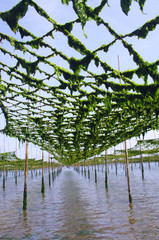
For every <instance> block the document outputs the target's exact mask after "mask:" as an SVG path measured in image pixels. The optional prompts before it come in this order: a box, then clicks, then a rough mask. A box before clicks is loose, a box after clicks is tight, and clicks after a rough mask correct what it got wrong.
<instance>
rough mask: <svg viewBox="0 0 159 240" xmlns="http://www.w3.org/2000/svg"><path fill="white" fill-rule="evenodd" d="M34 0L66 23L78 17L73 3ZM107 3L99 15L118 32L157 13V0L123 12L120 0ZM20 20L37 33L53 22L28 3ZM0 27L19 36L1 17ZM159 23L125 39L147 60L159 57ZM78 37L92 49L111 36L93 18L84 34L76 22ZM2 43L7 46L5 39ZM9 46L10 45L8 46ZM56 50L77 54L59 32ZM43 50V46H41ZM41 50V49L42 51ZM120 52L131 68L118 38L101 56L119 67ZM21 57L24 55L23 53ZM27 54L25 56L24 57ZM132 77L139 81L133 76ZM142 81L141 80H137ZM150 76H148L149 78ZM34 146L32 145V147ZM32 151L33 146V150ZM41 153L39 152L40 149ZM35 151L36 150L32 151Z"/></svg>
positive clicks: (4, 2) (3, 3) (3, 1)
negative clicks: (141, 34) (143, 34)
mask: <svg viewBox="0 0 159 240" xmlns="http://www.w3.org/2000/svg"><path fill="white" fill-rule="evenodd" d="M18 2H19V1H18V0H12V1H11V0H0V11H1V12H4V11H6V10H9V9H10V8H11V7H12V6H13V5H15V4H17V3H18ZM35 2H36V3H37V4H39V5H40V6H41V7H42V8H44V10H46V11H47V12H48V14H49V15H50V16H51V17H52V18H53V19H54V20H55V21H57V22H58V23H65V22H68V21H71V20H74V19H76V18H77V16H76V14H75V12H74V11H73V9H72V3H70V4H69V6H66V5H62V4H61V1H60V0H52V1H50V0H35ZM99 2H100V1H99V0H88V1H87V3H88V5H91V6H93V7H94V6H96V5H97V4H99ZM109 6H110V7H108V6H106V7H105V8H104V10H103V11H102V12H101V14H100V16H101V17H102V18H103V19H104V21H105V22H108V23H109V25H110V26H111V27H112V28H113V29H114V30H116V31H117V33H119V34H126V33H130V32H132V31H134V30H135V29H137V28H138V27H140V26H142V25H143V24H144V23H145V22H147V21H149V20H151V19H152V18H155V17H156V16H157V15H158V14H159V4H158V0H147V1H146V3H145V7H144V13H142V12H141V11H140V8H139V5H138V4H137V3H136V2H135V1H133V4H132V6H131V10H130V12H129V14H128V16H126V15H125V14H124V13H123V12H122V10H121V8H120V0H109ZM19 24H20V25H22V26H24V27H26V28H27V29H28V30H29V31H31V32H32V33H33V34H35V35H36V36H41V35H43V34H45V33H46V32H48V31H49V30H50V29H51V28H52V25H51V24H48V22H46V20H45V19H42V18H41V17H40V18H39V16H38V14H37V13H36V12H35V10H34V9H33V8H32V7H29V11H28V13H27V14H26V16H25V17H24V19H21V20H20V21H19ZM0 31H1V32H2V33H5V34H8V35H11V36H13V37H15V38H18V39H19V33H17V34H14V33H13V32H11V31H10V29H9V27H8V26H7V24H5V23H4V22H3V21H2V20H1V19H0ZM158 31H159V26H158V27H156V30H155V31H152V32H150V33H149V35H148V37H147V39H140V40H138V39H137V38H136V37H135V38H133V39H132V38H129V39H128V38H127V39H126V40H127V41H128V42H129V43H132V44H133V46H134V48H135V50H136V51H138V52H139V54H140V55H141V56H142V57H143V59H144V60H146V61H148V62H154V61H156V60H157V59H158V56H159V48H158V42H159V34H158ZM72 33H73V34H74V35H75V36H76V37H77V38H79V39H80V40H81V41H82V42H83V43H84V44H85V45H86V47H88V48H89V49H90V50H95V49H96V48H98V47H100V46H101V45H102V44H107V43H109V42H110V41H111V40H112V37H111V35H110V34H109V33H108V32H107V31H106V30H105V29H104V28H103V27H101V26H100V27H98V26H97V25H96V23H94V22H91V21H90V22H88V23H87V24H86V26H85V34H86V35H87V38H86V37H85V36H84V34H83V31H82V29H81V26H80V25H79V24H78V25H77V26H76V28H75V29H73V32H72ZM3 47H6V45H5V43H4V45H3ZM8 47H9V46H8ZM53 47H56V48H57V49H58V50H59V51H62V52H64V53H65V54H67V55H68V56H74V54H76V57H77V58H78V57H80V55H78V53H75V52H74V51H70V49H69V48H68V45H67V42H66V39H65V38H64V36H62V34H59V33H57V34H55V41H54V46H53ZM42 51H43V50H42ZM41 53H42V54H43V52H41ZM118 55H119V56H120V69H121V71H124V70H128V69H133V68H135V67H136V66H135V64H134V62H133V61H132V58H131V56H129V53H128V52H127V51H126V50H125V49H124V47H123V46H122V45H121V43H120V42H117V43H116V44H115V45H114V46H113V47H111V48H110V51H109V52H108V53H107V54H106V53H105V54H103V53H102V54H101V55H100V57H101V58H102V59H103V60H104V61H105V62H107V63H108V64H110V65H111V66H112V67H113V68H116V69H117V68H118V61H117V56H118ZM23 57H24V56H23ZM27 57H28V56H27V55H26V59H27ZM2 58H3V60H4V59H5V56H4V55H3V54H2V53H1V52H0V59H2ZM5 61H6V62H7V61H8V59H7V57H6V59H5ZM54 61H55V63H58V64H59V65H60V64H61V65H62V64H64V63H63V62H62V61H61V62H59V59H58V58H55V59H54ZM62 66H63V67H67V65H62ZM97 71H99V72H100V71H101V69H100V68H99V69H97ZM135 81H137V82H138V81H139V80H138V79H135ZM140 81H141V80H140ZM151 81H152V80H151V79H149V82H151ZM4 126H5V120H4V117H3V115H2V113H1V112H0V129H3V127H4ZM154 136H155V137H159V133H157V132H155V135H154V133H151V134H147V137H148V138H151V137H152V138H153V137H154ZM0 143H1V144H0V151H1V152H3V150H4V137H3V136H2V135H1V134H0ZM15 146H16V142H15V140H14V139H10V138H8V137H7V138H6V151H12V150H15ZM33 149H35V148H33ZM33 152H34V150H33ZM18 154H19V155H20V156H21V157H22V158H23V157H24V156H25V155H24V152H22V153H21V152H20V151H19V152H18ZM39 154H41V153H39ZM33 155H35V153H33Z"/></svg>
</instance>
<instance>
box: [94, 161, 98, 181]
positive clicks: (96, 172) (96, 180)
mask: <svg viewBox="0 0 159 240" xmlns="http://www.w3.org/2000/svg"><path fill="white" fill-rule="evenodd" d="M94 171H95V183H97V169H96V156H95V157H94Z"/></svg>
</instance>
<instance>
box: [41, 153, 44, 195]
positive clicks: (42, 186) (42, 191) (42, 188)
mask: <svg viewBox="0 0 159 240" xmlns="http://www.w3.org/2000/svg"><path fill="white" fill-rule="evenodd" d="M41 193H45V184H44V150H42V185H41Z"/></svg>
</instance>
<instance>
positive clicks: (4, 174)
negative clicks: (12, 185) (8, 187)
mask: <svg viewBox="0 0 159 240" xmlns="http://www.w3.org/2000/svg"><path fill="white" fill-rule="evenodd" d="M5 178H6V171H5V165H4V166H3V191H5Z"/></svg>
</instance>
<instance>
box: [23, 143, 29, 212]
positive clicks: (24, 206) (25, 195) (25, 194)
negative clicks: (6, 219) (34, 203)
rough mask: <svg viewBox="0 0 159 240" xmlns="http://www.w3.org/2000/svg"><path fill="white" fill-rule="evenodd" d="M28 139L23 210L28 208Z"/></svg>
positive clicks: (27, 144)
mask: <svg viewBox="0 0 159 240" xmlns="http://www.w3.org/2000/svg"><path fill="white" fill-rule="evenodd" d="M28 147H29V143H28V139H27V141H26V153H25V172H24V175H25V178H24V195H23V210H26V209H27V178H28Z"/></svg>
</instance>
